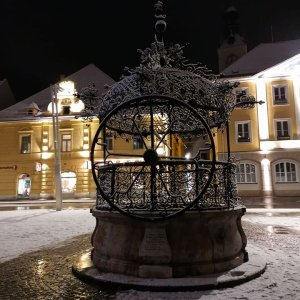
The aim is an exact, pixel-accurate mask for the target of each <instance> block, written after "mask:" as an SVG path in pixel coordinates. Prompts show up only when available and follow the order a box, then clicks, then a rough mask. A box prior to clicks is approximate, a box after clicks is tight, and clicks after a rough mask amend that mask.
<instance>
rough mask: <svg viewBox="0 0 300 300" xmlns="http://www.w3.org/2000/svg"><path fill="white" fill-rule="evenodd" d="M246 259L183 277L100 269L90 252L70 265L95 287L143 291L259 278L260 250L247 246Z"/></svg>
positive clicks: (207, 287) (226, 284) (186, 288)
mask: <svg viewBox="0 0 300 300" xmlns="http://www.w3.org/2000/svg"><path fill="white" fill-rule="evenodd" d="M246 250H247V251H248V253H249V261H248V262H246V263H243V264H242V265H240V266H238V267H236V268H234V269H231V270H229V271H226V272H222V273H217V274H210V275H203V276H195V277H184V278H167V279H158V278H139V277H134V276H127V275H122V274H113V273H105V272H100V271H98V269H96V268H95V267H94V266H93V263H92V261H91V259H90V255H89V254H84V255H83V256H82V257H79V258H78V260H77V262H76V263H75V264H74V265H73V267H72V272H73V274H74V275H75V276H76V277H77V278H79V279H80V280H82V281H85V282H87V283H91V284H94V285H97V286H107V287H116V288H117V289H118V290H120V289H122V290H128V289H135V290H142V291H156V292H158V291H160V292H168V291H173V292H174V291H197V290H211V289H221V288H227V287H233V286H235V285H238V284H242V283H244V282H247V281H250V280H252V279H255V278H257V277H259V276H260V275H261V274H263V273H264V272H265V270H266V265H267V263H266V260H265V259H264V258H263V257H261V256H260V253H262V251H263V250H262V249H260V248H259V247H257V246H254V245H248V246H247V249H246Z"/></svg>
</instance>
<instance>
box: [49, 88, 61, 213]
mask: <svg viewBox="0 0 300 300" xmlns="http://www.w3.org/2000/svg"><path fill="white" fill-rule="evenodd" d="M57 88H58V87H57V85H54V86H50V89H51V103H52V124H53V148H54V157H55V199H56V210H57V211H60V210H61V209H62V191H61V155H60V139H59V122H58V107H57Z"/></svg>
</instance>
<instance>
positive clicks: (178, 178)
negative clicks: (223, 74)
mask: <svg viewBox="0 0 300 300" xmlns="http://www.w3.org/2000/svg"><path fill="white" fill-rule="evenodd" d="M233 168H234V165H233V164H232V163H230V162H217V163H216V169H215V172H214V176H213V180H212V181H211V183H210V184H209V186H208V188H207V190H206V193H205V194H203V196H202V197H201V198H200V199H199V200H198V201H197V202H196V204H195V205H194V206H192V207H191V208H190V209H191V210H208V209H227V208H230V207H235V206H237V205H238V204H239V198H238V195H237V189H236V182H235V177H232V169H233ZM210 169H211V162H209V161H198V162H195V161H188V160H187V161H184V162H174V164H173V165H166V164H161V165H159V166H158V168H157V172H156V176H155V181H156V186H155V192H154V193H153V194H151V189H150V186H151V170H150V167H145V166H143V164H142V163H127V164H110V165H108V166H106V167H105V168H101V167H99V172H98V181H99V184H100V185H101V186H102V187H103V190H104V191H105V195H106V197H107V198H109V199H110V201H112V202H113V203H114V204H115V205H117V206H118V207H120V208H121V209H122V210H124V211H126V212H127V213H129V214H136V215H139V214H145V213H147V212H149V213H151V212H155V213H156V216H157V217H158V216H160V217H163V216H167V215H168V214H170V211H177V210H179V209H183V208H185V207H186V205H187V204H189V203H192V202H193V201H194V199H195V198H196V197H197V195H198V191H199V190H201V189H203V187H204V186H205V184H206V183H207V179H208V175H209V170H210ZM232 179H233V181H232ZM97 208H98V209H104V210H107V209H108V210H110V209H112V208H111V207H110V206H108V205H107V201H106V200H105V199H104V198H103V197H102V196H101V194H100V193H98V197H97Z"/></svg>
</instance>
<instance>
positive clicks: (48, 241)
mask: <svg viewBox="0 0 300 300" xmlns="http://www.w3.org/2000/svg"><path fill="white" fill-rule="evenodd" d="M94 228H95V218H94V217H93V216H92V215H91V214H90V212H89V209H69V210H68V209H64V210H61V211H56V210H53V209H31V210H13V211H0V230H1V234H0V263H1V262H4V261H7V260H10V259H13V258H15V257H18V256H19V255H21V254H23V253H26V252H31V251H36V250H39V249H42V248H44V247H50V246H53V245H54V244H56V243H60V242H62V241H64V240H66V239H69V238H72V237H75V236H78V235H81V234H85V233H92V232H93V229H94Z"/></svg>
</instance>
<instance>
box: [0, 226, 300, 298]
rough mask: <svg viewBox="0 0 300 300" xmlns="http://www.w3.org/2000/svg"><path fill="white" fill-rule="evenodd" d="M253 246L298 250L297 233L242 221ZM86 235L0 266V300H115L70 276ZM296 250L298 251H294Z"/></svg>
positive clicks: (87, 241) (86, 247) (110, 292)
mask: <svg viewBox="0 0 300 300" xmlns="http://www.w3.org/2000/svg"><path fill="white" fill-rule="evenodd" d="M243 228H244V230H245V233H246V235H247V238H248V241H249V242H251V243H252V244H255V245H258V246H259V245H263V246H264V247H269V248H272V247H274V245H276V247H281V248H282V249H285V251H287V253H288V251H289V250H290V249H292V250H293V251H294V252H295V251H299V231H297V230H292V229H290V228H288V227H284V226H283V227H281V226H277V227H276V226H275V227H274V226H273V229H272V230H270V227H269V226H266V225H261V224H254V223H251V222H248V221H244V222H243ZM90 247H91V245H90V235H82V236H79V237H77V238H75V239H71V240H68V241H65V242H64V243H62V244H60V245H57V246H56V247H55V248H51V249H47V250H40V251H36V252H32V253H29V254H24V255H22V256H20V257H18V258H16V259H13V260H10V261H8V262H5V263H2V264H0V299H5V300H6V299H22V300H27V299H37V300H44V299H53V300H56V299H66V300H69V299H70V300H71V299H72V300H73V299H115V295H116V293H117V292H118V290H116V289H109V288H107V287H106V288H103V287H99V286H98V287H96V286H93V285H89V284H86V283H84V282H82V281H80V280H79V279H77V278H76V277H75V276H74V275H73V274H72V265H73V263H74V262H75V261H76V260H77V259H78V257H79V256H80V255H82V254H85V253H87V252H88V251H89V250H90ZM297 249H298V250H297Z"/></svg>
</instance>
